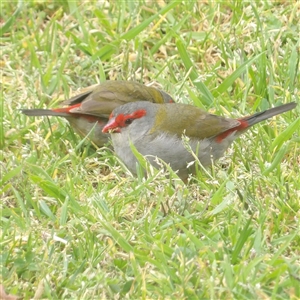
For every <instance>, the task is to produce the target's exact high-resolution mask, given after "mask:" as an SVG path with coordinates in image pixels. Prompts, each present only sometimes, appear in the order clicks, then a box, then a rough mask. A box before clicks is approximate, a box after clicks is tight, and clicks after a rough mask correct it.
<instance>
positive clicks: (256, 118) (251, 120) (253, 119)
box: [242, 102, 297, 126]
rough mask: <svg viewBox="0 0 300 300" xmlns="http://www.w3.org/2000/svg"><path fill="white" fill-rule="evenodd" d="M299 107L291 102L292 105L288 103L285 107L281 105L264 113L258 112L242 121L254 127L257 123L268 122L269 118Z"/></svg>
mask: <svg viewBox="0 0 300 300" xmlns="http://www.w3.org/2000/svg"><path fill="white" fill-rule="evenodd" d="M296 106H297V104H296V103H295V102H291V103H287V104H284V105H280V106H277V107H274V108H271V109H268V110H265V111H262V112H258V113H256V114H254V115H251V116H248V117H245V118H243V119H242V120H245V121H247V122H248V125H249V126H252V125H254V124H256V123H259V122H261V121H264V120H267V119H269V118H272V117H274V116H276V115H279V114H282V113H284V112H286V111H289V110H292V109H293V108H295V107H296Z"/></svg>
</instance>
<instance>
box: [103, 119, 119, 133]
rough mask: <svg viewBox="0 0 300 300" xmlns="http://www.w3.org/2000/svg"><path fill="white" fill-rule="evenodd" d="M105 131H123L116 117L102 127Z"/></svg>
mask: <svg viewBox="0 0 300 300" xmlns="http://www.w3.org/2000/svg"><path fill="white" fill-rule="evenodd" d="M102 132H103V133H109V132H110V133H116V132H121V129H120V127H119V126H118V124H117V123H116V119H115V118H111V119H109V120H108V123H107V124H106V125H105V126H104V127H103V129H102Z"/></svg>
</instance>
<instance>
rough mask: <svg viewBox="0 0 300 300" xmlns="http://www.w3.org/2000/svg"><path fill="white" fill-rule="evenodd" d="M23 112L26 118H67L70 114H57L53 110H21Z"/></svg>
mask: <svg viewBox="0 0 300 300" xmlns="http://www.w3.org/2000/svg"><path fill="white" fill-rule="evenodd" d="M21 112H22V113H23V114H24V115H26V116H34V117H37V116H55V117H67V116H70V114H67V113H63V112H55V111H53V110H51V109H21Z"/></svg>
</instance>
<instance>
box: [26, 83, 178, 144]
mask: <svg viewBox="0 0 300 300" xmlns="http://www.w3.org/2000/svg"><path fill="white" fill-rule="evenodd" d="M132 101H150V102H154V103H172V102H174V101H173V99H172V97H171V96H170V95H169V94H167V93H166V92H164V91H161V90H158V89H156V88H153V87H149V86H146V85H143V84H141V83H137V82H134V81H118V80H115V81H113V80H112V81H110V80H108V81H105V82H103V83H101V84H99V85H97V86H95V87H92V88H88V89H87V90H86V91H85V92H83V93H81V94H79V95H77V96H74V97H72V98H71V99H69V100H66V101H64V102H63V103H62V105H65V106H66V107H61V108H53V109H22V110H21V111H22V113H23V114H25V115H27V116H56V117H64V118H66V119H67V120H68V121H69V122H70V124H71V126H72V127H73V128H74V129H75V131H76V132H77V133H78V134H79V135H81V136H83V137H85V136H87V135H88V134H90V135H89V139H90V140H91V141H92V142H93V143H94V144H95V145H97V146H98V147H102V146H103V145H104V144H106V143H107V141H108V135H107V134H104V133H102V129H103V127H104V125H105V124H106V123H107V121H108V118H109V115H110V114H111V112H112V111H113V109H115V108H116V107H118V106H121V105H123V104H125V103H128V102H132ZM96 123H97V125H96V126H95V124H96Z"/></svg>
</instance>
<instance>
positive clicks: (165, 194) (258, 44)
mask: <svg viewBox="0 0 300 300" xmlns="http://www.w3.org/2000/svg"><path fill="white" fill-rule="evenodd" d="M0 5H1V26H2V28H1V52H2V55H1V60H0V63H1V90H2V93H1V105H0V111H1V114H0V116H1V123H2V125H1V130H0V148H1V181H0V182H1V185H0V186H1V195H2V197H1V198H2V201H1V214H2V215H1V254H0V255H1V269H2V278H1V282H2V284H3V286H4V288H5V290H6V292H7V293H9V294H11V295H16V296H19V297H23V298H24V299H32V298H34V299H299V298H300V289H299V286H300V275H299V274H300V235H299V219H300V202H299V199H300V175H299V164H300V136H299V134H300V117H299V112H300V105H298V107H297V108H296V109H295V110H293V111H291V112H288V113H285V114H282V115H280V116H277V117H276V118H272V119H270V120H268V121H266V122H264V123H261V124H258V125H256V126H255V127H253V128H252V129H251V130H250V131H248V132H247V133H246V134H244V135H243V136H242V137H241V138H239V140H237V141H236V142H235V143H234V145H233V146H232V147H231V148H230V149H229V150H228V151H227V152H226V156H225V157H224V158H222V159H221V160H220V161H219V162H218V163H217V164H216V165H215V166H214V167H212V169H208V170H201V167H199V172H198V173H197V174H196V176H194V177H193V178H190V180H189V182H188V183H187V184H185V183H183V182H182V181H181V180H180V179H179V178H178V177H177V175H176V174H175V173H174V172H173V171H172V170H168V171H163V170H156V169H153V168H152V167H151V166H149V165H146V169H147V172H148V177H147V178H143V177H142V176H138V177H133V176H132V175H131V174H130V172H129V171H128V170H127V169H126V167H125V166H124V165H123V164H122V163H121V162H120V161H119V160H118V159H117V158H116V157H115V155H114V153H113V151H112V150H111V148H110V147H109V145H108V146H107V147H105V148H95V147H94V146H93V145H92V144H91V143H90V142H89V140H88V138H86V139H82V138H81V137H79V136H78V135H77V134H76V133H74V131H73V130H72V128H71V127H70V126H69V124H68V122H67V121H66V120H64V119H59V118H55V117H52V118H46V117H44V118H42V117H37V118H32V117H27V116H25V115H23V114H22V113H21V112H20V109H22V108H46V107H56V106H57V105H59V102H60V101H62V100H64V99H67V98H68V97H70V96H72V95H74V94H76V93H78V91H80V90H81V89H83V88H86V87H88V86H90V85H94V84H98V83H100V82H103V81H105V80H107V79H110V80H116V79H118V80H135V81H138V82H141V83H144V84H147V85H152V86H155V87H157V88H160V89H163V90H165V91H166V92H168V93H170V94H171V95H172V96H173V97H174V99H175V101H176V102H180V103H190V104H193V105H196V106H199V107H201V108H203V109H205V110H208V111H210V112H212V113H215V114H218V115H222V116H226V117H232V118H238V117H241V116H244V115H248V114H252V113H255V112H257V111H261V110H264V109H267V108H269V107H273V106H276V105H279V104H283V103H288V102H292V101H295V102H297V103H300V100H299V98H300V97H299V96H300V84H299V82H300V81H299V47H300V41H299V36H300V28H299V19H300V3H299V2H298V1H276V2H273V1H261V2H254V1H252V2H251V1H250V2H246V1H238V0H235V1H231V2H213V1H198V2H196V1H161V0H160V1H130V0H123V1H121V0H116V1H82V2H81V1H77V2H75V1H71V0H69V1H63V0H60V1H48V2H44V1H33V0H28V1H25V2H21V1H19V2H5V1H3V2H2V3H1V4H0Z"/></svg>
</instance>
